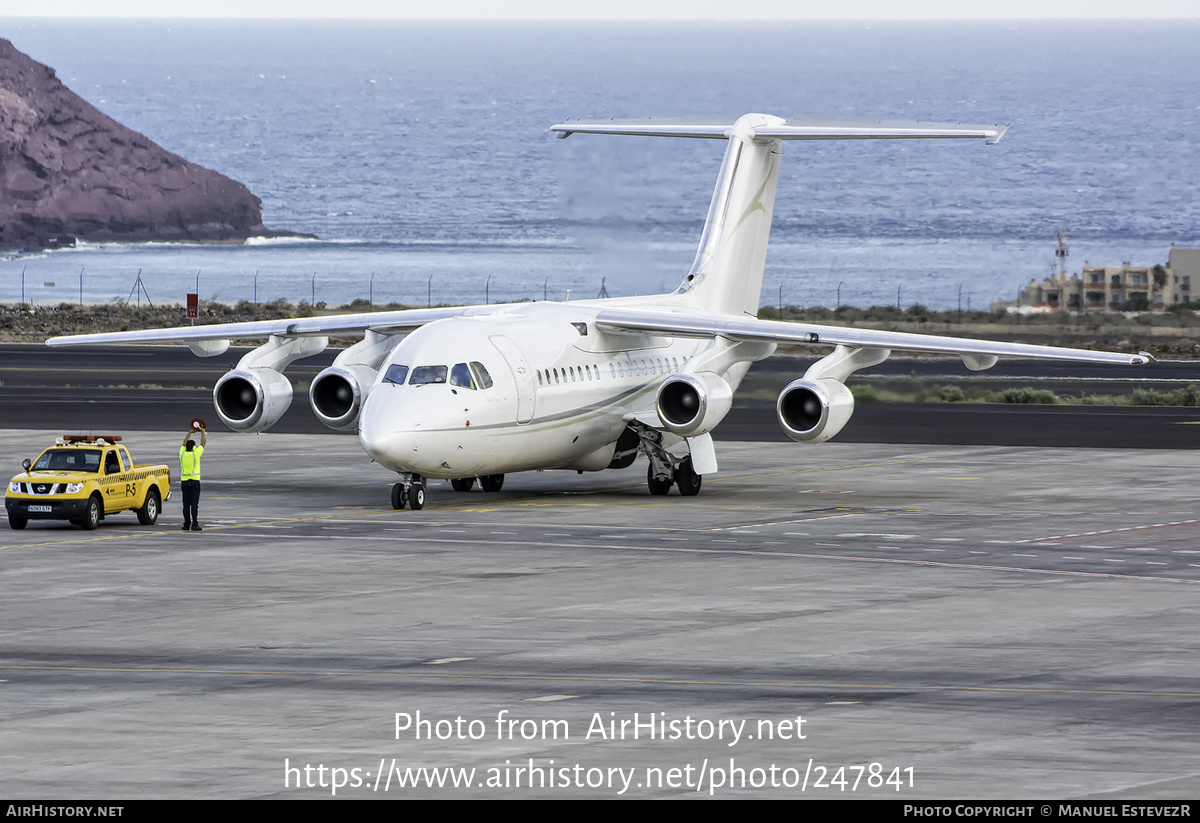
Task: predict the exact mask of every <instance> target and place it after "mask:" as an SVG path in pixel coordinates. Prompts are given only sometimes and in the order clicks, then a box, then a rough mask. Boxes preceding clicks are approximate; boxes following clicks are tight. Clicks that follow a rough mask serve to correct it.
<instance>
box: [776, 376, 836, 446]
mask: <svg viewBox="0 0 1200 823" xmlns="http://www.w3.org/2000/svg"><path fill="white" fill-rule="evenodd" d="M775 411H776V412H777V413H778V415H779V425H780V426H782V427H783V430H784V432H786V433H787V436H788V437H790V438H792V439H793V440H795V441H797V442H799V443H824V442H825V441H826V440H828V439H829V438H831V437H833V436H834V435H835V434H837V433H838V432H840V431H841V430H842V427H843V426H845V425H846V423H847V422H848V421H849V420H850V415H851V414H853V413H854V395H852V394H850V390H849V389H848V388H846V385H845V384H844V383H841V382H839V381H837V380H833V379H831V378H828V377H826V378H820V379H818V380H803V379H801V380H794V381H792V382H791V383H788V384H787V386H785V387H784V389H783V391H781V392H780V393H779V400H777V401H776V403H775Z"/></svg>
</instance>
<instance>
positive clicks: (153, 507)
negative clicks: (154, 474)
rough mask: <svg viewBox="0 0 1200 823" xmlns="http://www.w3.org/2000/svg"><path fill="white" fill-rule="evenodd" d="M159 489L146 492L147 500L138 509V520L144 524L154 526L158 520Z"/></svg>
mask: <svg viewBox="0 0 1200 823" xmlns="http://www.w3.org/2000/svg"><path fill="white" fill-rule="evenodd" d="M158 502H159V501H158V489H151V490H150V491H148V492H146V502H145V503H144V504H142V507H141V508H140V509H138V510H137V516H138V522H139V523H141V524H142V525H143V526H153V525H154V523H155V521H157V520H158Z"/></svg>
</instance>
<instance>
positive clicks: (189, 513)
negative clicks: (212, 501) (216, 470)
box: [179, 480, 200, 528]
mask: <svg viewBox="0 0 1200 823" xmlns="http://www.w3.org/2000/svg"><path fill="white" fill-rule="evenodd" d="M179 485H180V487H181V488H180V491H182V492H183V525H184V528H188V527H190V526H192V525H197V526H199V525H200V515H199V512H198V509H199V508H200V481H199V480H184V481H183V482H182V483H180V484H179Z"/></svg>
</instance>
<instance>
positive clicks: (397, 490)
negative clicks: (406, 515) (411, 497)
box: [392, 483, 408, 511]
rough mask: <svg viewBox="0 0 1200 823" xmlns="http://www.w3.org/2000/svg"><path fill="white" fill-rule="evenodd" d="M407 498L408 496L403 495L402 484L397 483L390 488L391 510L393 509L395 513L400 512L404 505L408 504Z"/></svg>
mask: <svg viewBox="0 0 1200 823" xmlns="http://www.w3.org/2000/svg"><path fill="white" fill-rule="evenodd" d="M407 498H408V495H406V494H405V493H404V484H403V483H397V484H395V485H394V486H392V508H393V509H395V510H396V511H400V510H401V509H403V508H404V505H405V504H406V503H407V502H408V499H407Z"/></svg>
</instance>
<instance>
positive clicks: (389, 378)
mask: <svg viewBox="0 0 1200 823" xmlns="http://www.w3.org/2000/svg"><path fill="white" fill-rule="evenodd" d="M406 377H408V366H401V365H392V366H388V369H387V371H386V372H384V374H383V382H384V383H395V384H396V385H397V386H401V385H403V384H404V378H406Z"/></svg>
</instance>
